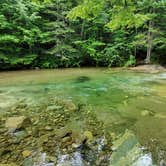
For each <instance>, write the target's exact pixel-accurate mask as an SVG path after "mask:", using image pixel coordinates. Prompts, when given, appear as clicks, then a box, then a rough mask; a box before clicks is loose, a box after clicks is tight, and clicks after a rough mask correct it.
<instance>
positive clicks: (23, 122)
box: [5, 116, 31, 129]
mask: <svg viewBox="0 0 166 166" xmlns="http://www.w3.org/2000/svg"><path fill="white" fill-rule="evenodd" d="M30 124H31V120H30V119H29V118H28V117H25V116H18V117H9V118H8V119H7V120H6V123H5V127H6V128H8V129H20V128H25V127H28V126H29V125H30Z"/></svg>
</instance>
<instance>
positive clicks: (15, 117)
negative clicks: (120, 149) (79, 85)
mask: <svg viewBox="0 0 166 166" xmlns="http://www.w3.org/2000/svg"><path fill="white" fill-rule="evenodd" d="M74 121H76V122H77V124H79V125H80V126H79V125H78V126H75V124H76V123H74ZM111 139H112V138H111V135H110V134H109V133H105V132H104V128H103V124H102V122H100V121H98V120H97V119H96V117H95V116H94V115H93V114H92V113H91V112H90V111H89V110H88V109H87V108H86V106H81V105H80V106H76V105H74V104H73V103H72V102H71V101H62V100H58V99H56V98H50V99H49V101H48V102H45V103H40V104H37V105H33V106H31V105H27V104H26V102H25V101H19V102H18V103H16V104H15V105H13V106H12V107H10V108H8V111H6V113H5V114H4V115H3V116H2V117H1V118H0V147H1V149H0V156H1V158H0V163H1V165H2V164H13V165H23V166H31V165H32V166H33V165H36V166H44V165H45V166H51V165H58V164H59V166H60V165H72V163H71V162H73V163H74V162H78V161H76V160H74V156H75V155H76V156H77V157H79V155H80V156H81V159H82V160H81V161H80V162H82V164H83V165H89V164H90V165H108V162H109V159H110V155H111V153H112V150H111V146H112V141H111Z"/></svg>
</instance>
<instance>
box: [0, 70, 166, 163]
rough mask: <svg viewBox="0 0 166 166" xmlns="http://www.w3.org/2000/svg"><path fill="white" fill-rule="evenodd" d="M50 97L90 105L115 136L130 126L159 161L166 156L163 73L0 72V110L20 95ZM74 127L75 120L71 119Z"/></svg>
mask: <svg viewBox="0 0 166 166" xmlns="http://www.w3.org/2000/svg"><path fill="white" fill-rule="evenodd" d="M49 96H55V97H58V98H62V99H67V100H72V101H73V102H74V103H83V104H86V105H88V106H89V108H91V110H92V111H93V112H94V114H95V115H96V117H97V118H98V119H99V120H101V121H103V123H104V126H105V129H106V130H108V131H110V132H112V133H114V134H115V135H118V134H121V133H124V132H125V131H126V129H128V130H131V131H132V132H133V133H134V134H135V136H136V137H137V139H138V141H139V143H140V144H141V146H142V147H144V148H147V151H148V152H150V153H151V155H152V158H153V160H154V162H155V164H157V165H164V159H165V158H166V156H165V155H166V73H165V72H162V73H156V74H150V73H140V72H134V71H129V70H124V69H110V70H109V69H105V68H85V69H84V68H83V69H60V70H35V71H34V70H32V71H11V72H1V73H0V114H3V112H4V110H5V107H7V106H9V105H12V104H13V103H15V102H17V101H18V100H19V99H21V98H24V99H26V100H27V101H29V102H32V103H33V102H34V103H35V102H38V101H42V100H47V99H48V98H49ZM75 125H77V122H75Z"/></svg>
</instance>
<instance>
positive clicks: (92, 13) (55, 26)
mask: <svg viewBox="0 0 166 166" xmlns="http://www.w3.org/2000/svg"><path fill="white" fill-rule="evenodd" d="M165 53H166V1H165V0H137V1H136V0H111V1H110V0H80V1H76V0H1V1H0V69H1V70H9V69H34V68H41V69H42V68H67V67H82V66H101V67H116V66H118V67H119V66H134V65H136V64H149V63H155V64H156V63H159V64H162V65H164V64H165V63H166V55H165Z"/></svg>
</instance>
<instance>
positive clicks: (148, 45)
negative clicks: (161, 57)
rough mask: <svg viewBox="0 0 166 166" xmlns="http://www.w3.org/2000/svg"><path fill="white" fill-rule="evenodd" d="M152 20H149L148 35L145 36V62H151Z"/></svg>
mask: <svg viewBox="0 0 166 166" xmlns="http://www.w3.org/2000/svg"><path fill="white" fill-rule="evenodd" d="M153 24H154V23H153V21H152V20H150V21H149V28H148V36H147V55H146V59H145V63H146V64H149V63H150V62H151V53H152V46H153V33H152V29H153Z"/></svg>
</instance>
